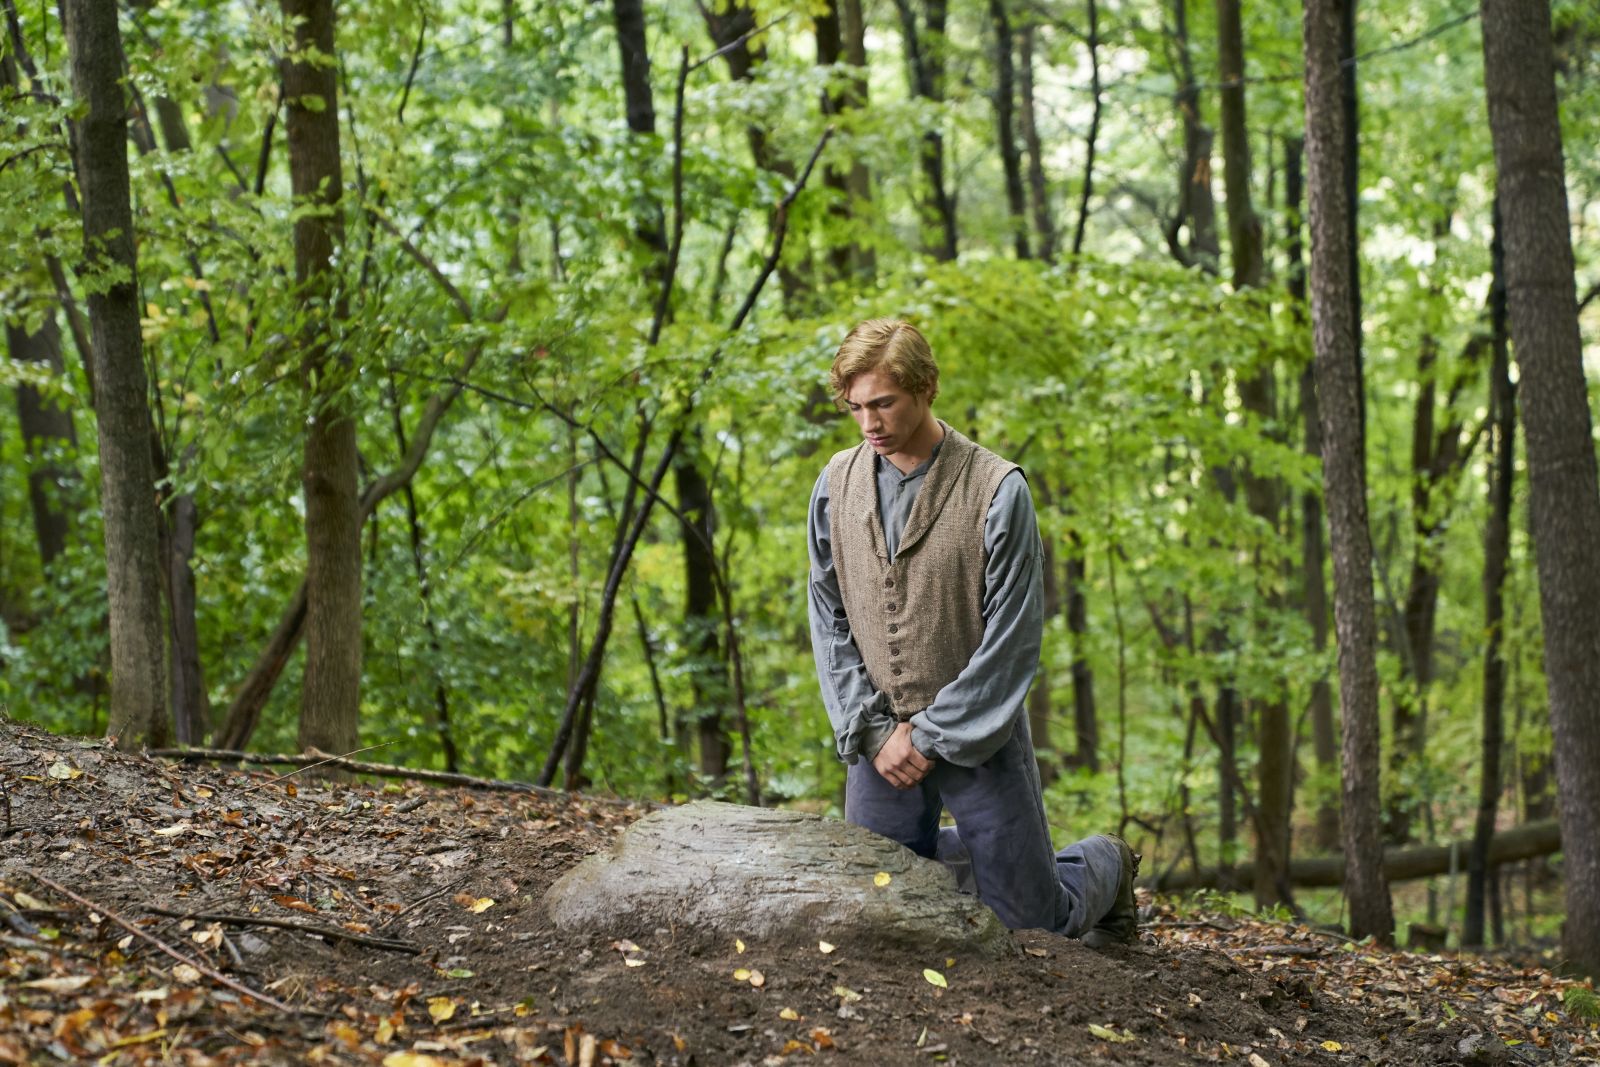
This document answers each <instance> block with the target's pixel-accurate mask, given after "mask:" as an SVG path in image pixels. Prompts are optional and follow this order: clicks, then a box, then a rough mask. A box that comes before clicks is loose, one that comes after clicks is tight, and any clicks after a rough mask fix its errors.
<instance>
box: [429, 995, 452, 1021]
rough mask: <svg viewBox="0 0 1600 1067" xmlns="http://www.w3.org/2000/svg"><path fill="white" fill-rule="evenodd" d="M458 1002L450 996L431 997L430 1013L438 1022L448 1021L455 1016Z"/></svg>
mask: <svg viewBox="0 0 1600 1067" xmlns="http://www.w3.org/2000/svg"><path fill="white" fill-rule="evenodd" d="M455 1013H456V1002H455V1001H454V1000H452V999H450V998H449V997H429V998H428V1014H429V1015H431V1016H433V1021H434V1022H436V1023H442V1022H448V1021H449V1020H450V1019H452V1018H454V1016H455Z"/></svg>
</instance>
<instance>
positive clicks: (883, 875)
mask: <svg viewBox="0 0 1600 1067" xmlns="http://www.w3.org/2000/svg"><path fill="white" fill-rule="evenodd" d="M893 880H894V879H892V878H890V877H889V872H888V871H879V872H878V873H877V874H875V875H873V876H872V884H873V885H875V886H877V887H878V888H879V889H882V888H883V887H884V886H886V885H888V884H889V883H890V882H891V881H893Z"/></svg>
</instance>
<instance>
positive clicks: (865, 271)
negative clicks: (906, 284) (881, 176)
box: [838, 0, 878, 280]
mask: <svg viewBox="0 0 1600 1067" xmlns="http://www.w3.org/2000/svg"><path fill="white" fill-rule="evenodd" d="M838 2H839V15H840V22H841V24H842V25H841V30H842V36H843V41H842V43H843V46H844V60H845V62H846V63H848V64H849V65H850V66H851V67H854V68H855V70H856V72H857V73H856V74H855V75H854V76H852V77H851V79H850V88H849V91H848V92H847V93H846V94H845V107H846V108H847V109H849V110H862V109H865V108H866V106H867V26H866V22H865V20H864V18H863V15H862V11H861V0H838ZM849 188H850V210H851V213H852V214H853V215H854V216H855V217H857V218H863V217H865V216H867V215H868V213H869V209H868V207H867V205H869V204H871V203H872V172H871V170H870V169H869V168H868V167H867V164H866V161H865V160H864V159H862V157H861V154H860V153H859V152H857V153H855V154H854V155H853V156H852V157H851V160H850V175H849ZM851 255H852V257H853V260H852V262H853V264H854V267H855V271H856V273H857V274H859V275H860V276H861V277H862V278H863V279H868V280H870V279H871V278H872V277H873V276H874V275H875V274H876V273H877V270H878V254H877V252H876V251H874V249H873V247H872V245H871V244H870V243H868V244H857V245H855V246H853V248H852V252H851Z"/></svg>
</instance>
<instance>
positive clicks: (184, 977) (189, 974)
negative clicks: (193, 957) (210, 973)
mask: <svg viewBox="0 0 1600 1067" xmlns="http://www.w3.org/2000/svg"><path fill="white" fill-rule="evenodd" d="M172 977H174V978H176V979H177V980H178V981H180V982H191V983H193V982H198V981H200V972H199V971H197V970H195V969H194V968H193V967H191V966H189V965H188V964H187V963H180V964H178V965H177V966H176V967H174V968H172Z"/></svg>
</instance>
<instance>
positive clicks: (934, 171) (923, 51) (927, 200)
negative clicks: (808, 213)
mask: <svg viewBox="0 0 1600 1067" xmlns="http://www.w3.org/2000/svg"><path fill="white" fill-rule="evenodd" d="M912 3H913V0H895V4H894V6H895V10H896V11H898V12H899V14H900V36H901V39H902V40H903V42H904V47H905V53H906V62H907V64H908V65H909V66H910V71H911V91H912V93H913V94H914V95H916V96H919V97H921V98H922V99H924V100H927V101H929V102H930V103H934V104H939V103H943V102H944V55H943V53H944V48H945V38H944V28H945V19H946V15H947V8H946V0H927V2H926V11H927V15H926V18H925V29H924V30H919V29H918V28H917V14H916V10H915V9H914V8H913V7H912ZM921 158H922V181H923V185H924V189H923V191H922V196H921V199H920V202H919V210H920V212H921V214H922V231H923V232H922V241H923V251H924V252H925V253H927V254H928V255H930V256H933V257H934V258H935V259H938V260H941V261H949V260H952V259H955V258H956V204H955V198H954V197H953V196H952V195H951V194H950V191H949V189H948V188H947V187H946V185H945V180H944V135H943V134H942V133H940V132H939V128H938V126H937V125H932V126H930V127H929V129H928V130H927V131H926V132H925V133H923V135H922V156H921Z"/></svg>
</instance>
